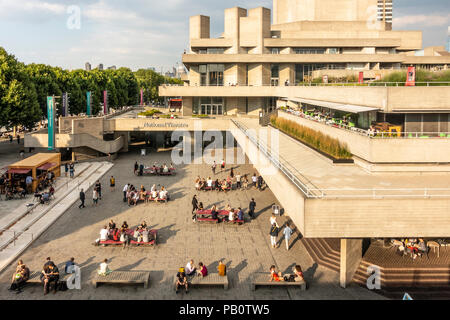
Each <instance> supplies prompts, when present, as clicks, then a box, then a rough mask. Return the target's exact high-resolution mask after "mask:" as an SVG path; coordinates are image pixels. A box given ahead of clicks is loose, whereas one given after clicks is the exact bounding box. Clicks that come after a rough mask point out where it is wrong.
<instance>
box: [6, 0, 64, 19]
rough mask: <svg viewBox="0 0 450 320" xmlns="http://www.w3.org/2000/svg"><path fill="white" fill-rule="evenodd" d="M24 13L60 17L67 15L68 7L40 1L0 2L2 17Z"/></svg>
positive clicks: (9, 0) (13, 0)
mask: <svg viewBox="0 0 450 320" xmlns="http://www.w3.org/2000/svg"><path fill="white" fill-rule="evenodd" d="M24 11H25V12H26V13H30V12H32V13H40V14H42V13H51V14H58V15H59V14H63V13H65V11H66V6H65V5H62V4H58V3H50V2H46V1H40V0H26V1H17V0H0V16H14V15H16V14H18V13H23V12H24Z"/></svg>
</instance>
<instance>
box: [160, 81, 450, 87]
mask: <svg viewBox="0 0 450 320" xmlns="http://www.w3.org/2000/svg"><path fill="white" fill-rule="evenodd" d="M415 86H416V87H450V82H448V81H427V82H416V83H415ZM162 87H185V86H184V85H181V84H163V85H162ZM188 87H406V83H405V82H364V83H359V82H337V83H314V82H299V83H289V84H287V83H279V84H278V85H272V84H270V83H267V84H253V85H250V84H237V83H228V84H225V83H224V84H217V85H202V84H198V83H196V84H191V85H189V86H188ZM409 88H411V87H409Z"/></svg>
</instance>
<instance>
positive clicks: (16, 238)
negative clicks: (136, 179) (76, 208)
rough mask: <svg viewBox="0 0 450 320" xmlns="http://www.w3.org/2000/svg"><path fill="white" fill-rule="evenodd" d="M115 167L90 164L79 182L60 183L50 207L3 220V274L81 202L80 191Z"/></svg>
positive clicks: (0, 242) (0, 251)
mask: <svg viewBox="0 0 450 320" xmlns="http://www.w3.org/2000/svg"><path fill="white" fill-rule="evenodd" d="M112 166H113V164H111V163H109V162H96V163H90V164H86V169H85V170H83V171H82V172H79V175H78V177H77V178H76V179H73V180H70V181H68V183H67V184H60V187H59V188H58V189H57V190H56V192H55V199H53V200H52V201H51V202H50V204H49V205H35V208H34V210H31V211H29V212H26V213H25V214H22V212H18V213H19V214H16V215H9V216H7V217H5V219H2V223H3V229H4V230H3V231H2V233H1V234H0V272H1V271H3V270H4V269H5V268H6V267H7V266H8V265H9V264H10V263H11V262H12V261H14V260H16V259H17V258H18V257H19V256H20V254H21V253H22V252H23V251H25V250H26V248H28V246H29V245H30V244H32V243H33V241H34V240H36V239H37V238H38V237H39V236H40V235H41V234H42V233H43V232H45V231H46V230H47V229H48V228H49V227H50V226H51V225H52V224H53V223H54V222H55V221H56V220H57V219H58V218H59V217H60V216H61V215H63V214H64V213H65V212H66V211H67V210H68V209H69V208H70V207H71V206H72V205H73V204H74V203H75V202H76V201H78V199H79V190H80V189H84V190H88V189H89V188H90V187H91V186H92V185H93V184H95V182H96V181H97V180H98V179H100V178H101V177H102V176H103V175H105V174H106V173H107V172H108V171H109V169H110V168H111V167H112Z"/></svg>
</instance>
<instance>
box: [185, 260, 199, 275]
mask: <svg viewBox="0 0 450 320" xmlns="http://www.w3.org/2000/svg"><path fill="white" fill-rule="evenodd" d="M185 270H186V275H187V276H193V275H195V272H196V271H197V269H196V268H195V266H194V260H191V261H189V262H188V263H187V264H186V269H185Z"/></svg>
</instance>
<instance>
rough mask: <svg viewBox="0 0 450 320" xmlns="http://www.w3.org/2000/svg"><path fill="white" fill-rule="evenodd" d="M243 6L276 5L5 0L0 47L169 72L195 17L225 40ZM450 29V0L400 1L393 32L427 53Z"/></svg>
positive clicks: (28, 57) (46, 58)
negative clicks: (229, 19)
mask: <svg viewBox="0 0 450 320" xmlns="http://www.w3.org/2000/svg"><path fill="white" fill-rule="evenodd" d="M235 6H240V7H244V8H248V9H250V8H255V7H260V6H264V7H267V8H270V9H272V0H224V1H217V0H126V1H125V0H69V1H66V0H63V1H56V0H0V46H1V47H4V48H5V49H6V50H7V51H8V52H9V53H12V54H14V55H15V56H16V58H17V59H18V60H20V61H22V62H25V63H45V64H50V65H53V66H60V67H63V68H66V69H78V68H84V65H85V63H86V62H90V63H91V64H92V66H93V67H96V66H97V65H98V64H99V63H103V64H104V66H105V67H108V66H112V65H115V66H117V67H122V66H125V67H129V68H131V69H133V70H137V69H139V68H149V67H154V68H156V69H157V70H158V71H160V70H161V68H162V69H163V71H167V70H168V69H169V68H171V67H172V66H176V64H177V63H181V55H182V53H183V51H184V49H187V48H188V46H189V41H188V38H189V17H190V16H193V15H197V14H203V15H207V16H210V17H211V37H218V36H220V34H221V33H222V32H223V24H224V21H223V14H224V13H223V11H224V9H226V8H231V7H235ZM78 17H79V19H77V18H78ZM78 22H79V23H78ZM448 26H450V1H449V0H394V24H393V29H394V30H421V31H423V45H424V47H426V46H432V45H445V44H446V41H447V30H448Z"/></svg>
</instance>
